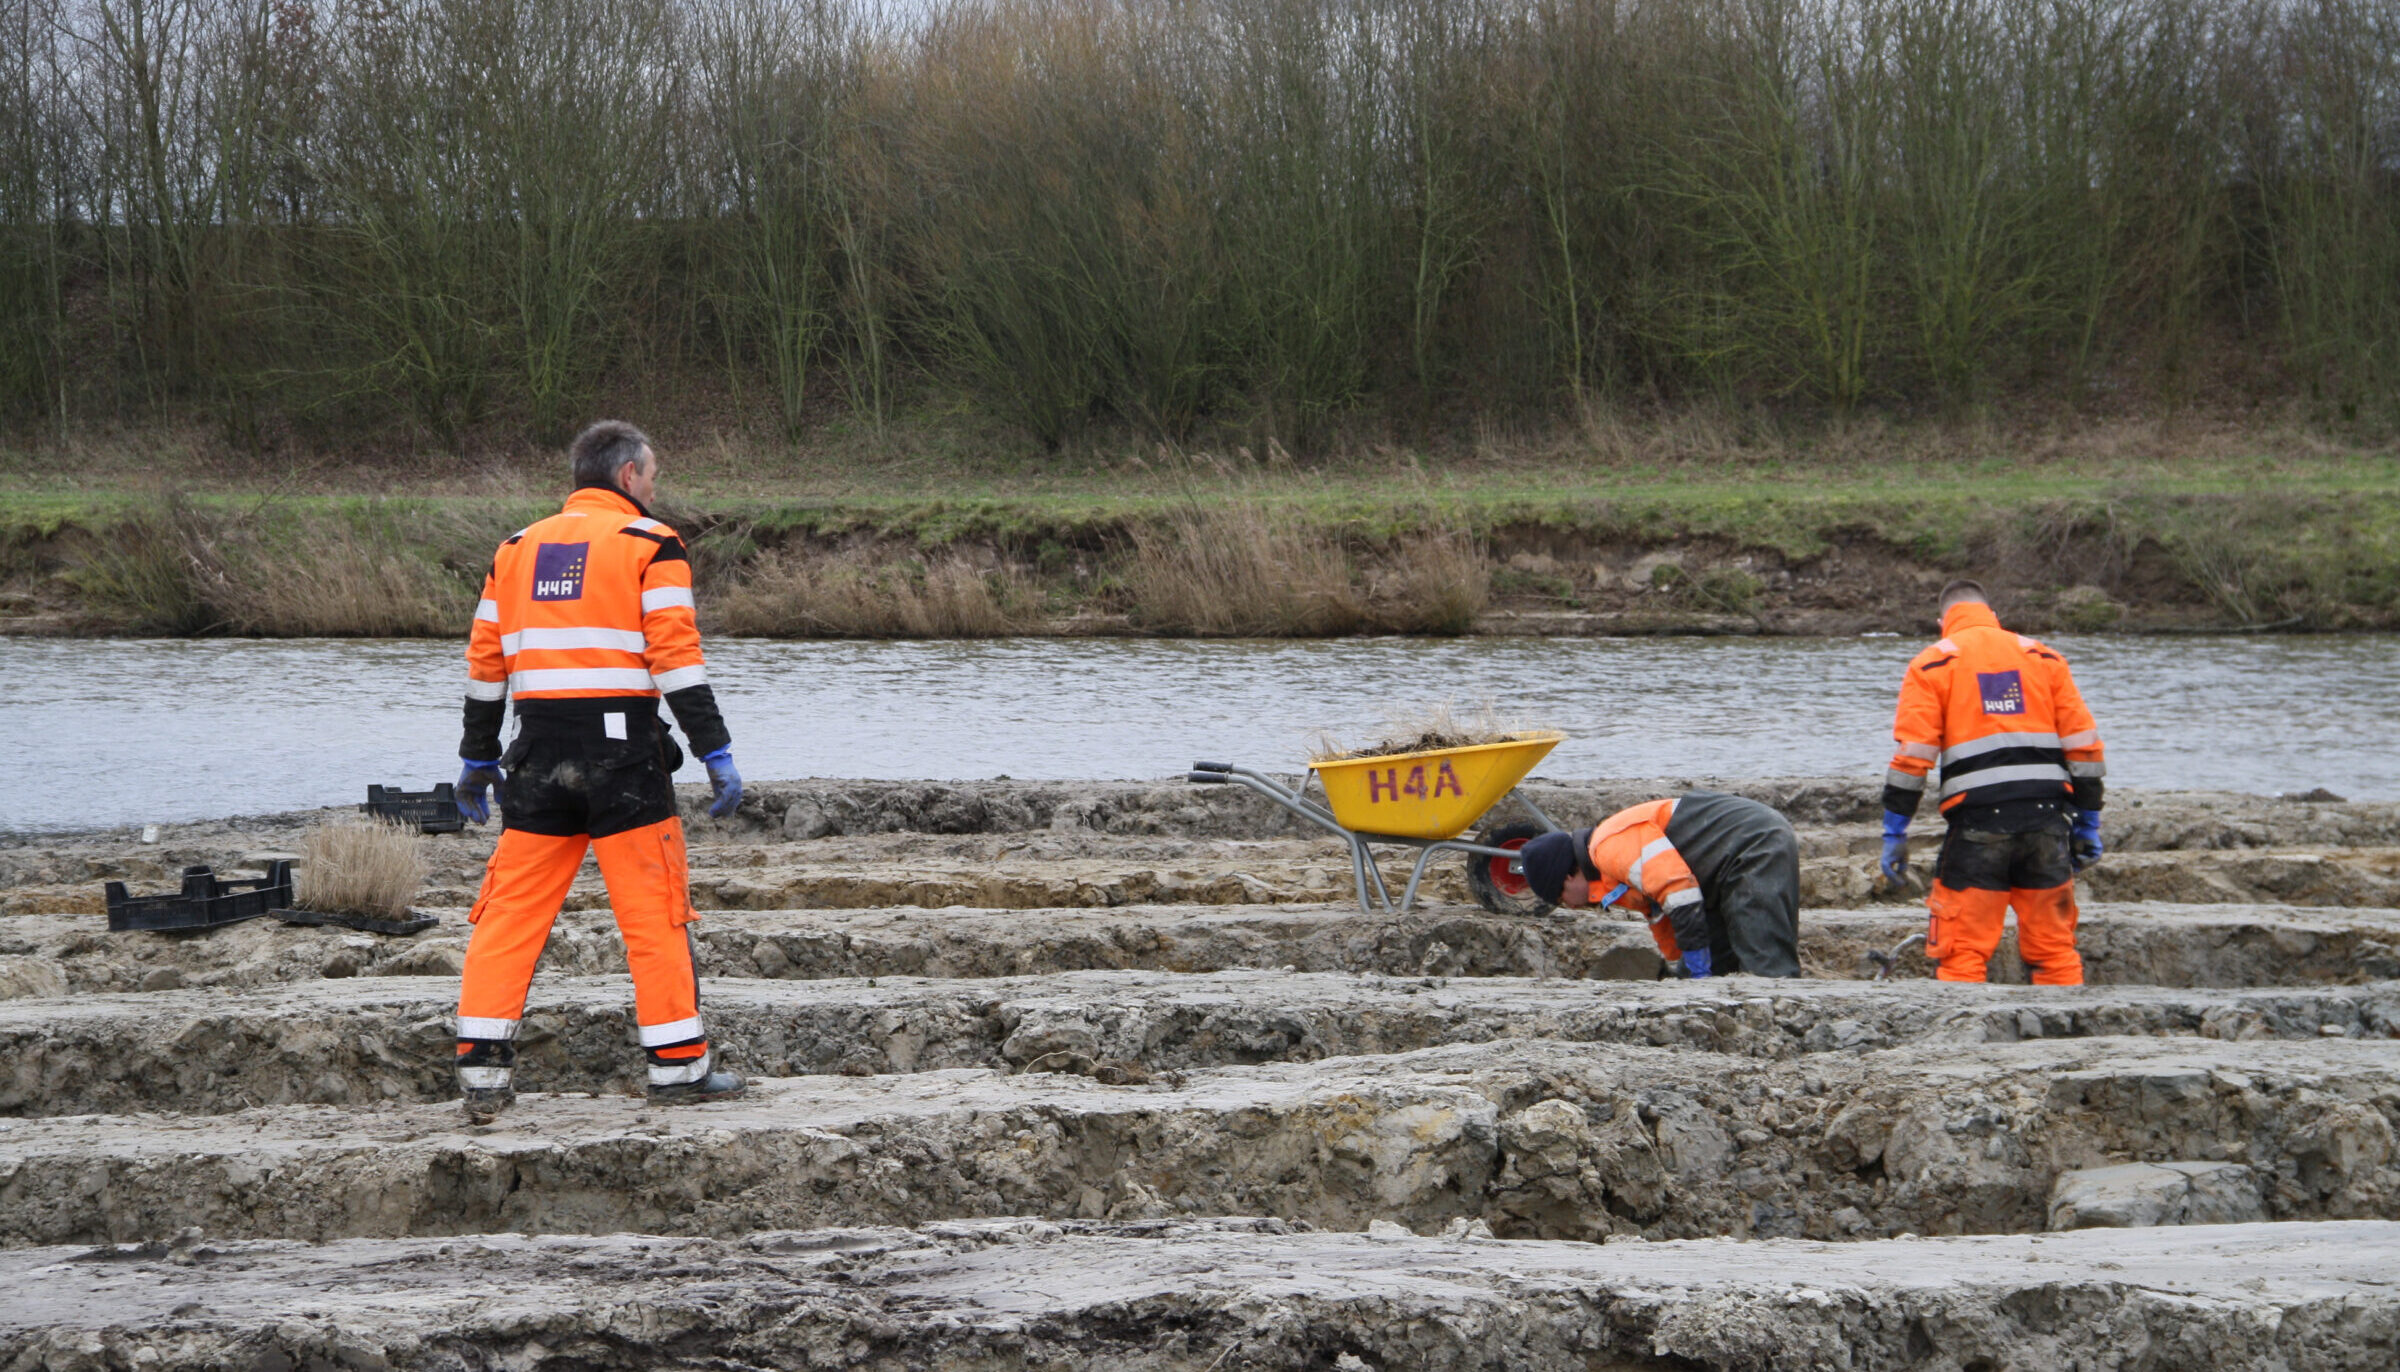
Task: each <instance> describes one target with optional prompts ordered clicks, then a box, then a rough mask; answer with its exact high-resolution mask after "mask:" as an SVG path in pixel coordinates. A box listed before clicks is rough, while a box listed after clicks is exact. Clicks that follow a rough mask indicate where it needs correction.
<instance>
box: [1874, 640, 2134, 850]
mask: <svg viewBox="0 0 2400 1372" xmlns="http://www.w3.org/2000/svg"><path fill="white" fill-rule="evenodd" d="M1892 738H1893V740H1894V741H1895V742H1896V743H1897V744H1898V745H1899V751H1898V752H1896V753H1894V754H1893V756H1892V764H1891V770H1890V771H1889V772H1887V773H1886V774H1885V777H1884V792H1883V796H1884V800H1883V804H1884V808H1885V809H1887V810H1892V811H1895V812H1897V813H1899V814H1903V815H1912V814H1915V813H1916V810H1917V805H1918V802H1919V801H1920V800H1921V799H1922V798H1923V795H1924V791H1925V784H1926V779H1927V777H1926V774H1927V773H1928V772H1929V771H1931V770H1932V769H1933V767H1934V766H1935V765H1936V764H1939V765H1940V767H1941V769H1942V771H1941V792H1940V799H1941V808H1942V810H1943V812H1944V813H1948V812H1949V811H1952V810H1955V809H1957V808H1959V807H1960V806H1980V805H1995V804H1999V803H2001V802H2003V801H2012V800H2045V799H2047V800H2066V799H2068V798H2069V797H2070V796H2071V797H2073V798H2074V800H2075V803H2076V804H2077V805H2079V806H2081V807H2082V808H2084V809H2086V810H2097V809H2099V808H2100V795H2101V781H2100V779H2101V778H2102V777H2103V776H2106V775H2107V773H2108V767H2107V764H2106V763H2105V762H2104V761H2103V760H2102V756H2101V746H2100V729H2099V726H2098V725H2096V724H2095V723H2093V722H2092V712H2091V710H2090V709H2089V708H2088V707H2086V706H2085V705H2084V703H2083V693H2082V692H2080V691H2078V690H2076V689H2075V674H2074V673H2073V672H2071V671H2069V670H2068V668H2067V660H2066V659H2065V658H2063V657H2061V656H2059V654H2058V653H2057V652H2056V651H2054V650H2052V649H2050V648H2046V647H2044V646H2042V645H2041V644H2040V643H2037V642H2035V641H2034V640H2032V639H2030V638H2026V637H2025V636H2023V635H2021V634H2012V633H2010V632H2009V631H2008V630H2006V629H2003V628H2001V627H2000V621H1999V619H1998V617H1996V616H1995V615H1993V613H1992V608H1991V607H1990V606H1989V605H1981V604H1975V603H1972V602H1970V603H1966V604H1960V605H1953V606H1951V607H1950V609H1949V612H1948V613H1946V614H1944V615H1943V616H1942V640H1941V642H1939V643H1936V644H1934V645H1933V646H1932V647H1930V648H1928V649H1926V650H1925V651H1924V652H1921V653H1919V654H1917V656H1916V659H1915V660H1914V661H1912V662H1910V663H1909V664H1908V675H1907V676H1906V677H1904V678H1903V679H1902V680H1901V683H1900V708H1899V712H1898V714H1897V715H1896V716H1895V717H1894V719H1893V721H1892Z"/></svg>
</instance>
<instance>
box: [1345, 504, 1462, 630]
mask: <svg viewBox="0 0 2400 1372" xmlns="http://www.w3.org/2000/svg"><path fill="white" fill-rule="evenodd" d="M1491 596H1492V564H1491V559H1490V558H1489V557H1486V556H1485V555H1484V551H1483V545H1482V544H1480V543H1478V542H1476V541H1475V538H1474V536H1473V535H1471V534H1468V533H1464V532H1462V531H1459V530H1456V529H1436V530H1432V531H1430V532H1426V533H1422V534H1414V535H1410V536H1407V537H1405V538H1403V539H1402V540H1401V541H1400V544H1399V546H1398V548H1397V549H1396V550H1395V551H1394V553H1393V554H1392V556H1391V558H1390V559H1389V560H1388V561H1387V562H1386V563H1385V564H1384V565H1383V567H1382V568H1380V569H1379V570H1378V572H1377V573H1376V575H1375V576H1374V578H1373V579H1372V580H1371V581H1370V583H1369V591H1368V596H1367V605H1368V612H1369V614H1370V616H1371V617H1372V618H1373V620H1374V622H1375V627H1377V628H1379V629H1384V630H1387V631H1389V632H1391V633H1402V634H1463V633H1468V632H1471V631H1472V630H1473V629H1474V628H1475V617H1476V616H1477V615H1480V614H1482V613H1483V609H1484V606H1485V605H1486V604H1488V603H1490V601H1491Z"/></svg>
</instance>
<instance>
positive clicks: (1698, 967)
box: [1683, 948, 1709, 978]
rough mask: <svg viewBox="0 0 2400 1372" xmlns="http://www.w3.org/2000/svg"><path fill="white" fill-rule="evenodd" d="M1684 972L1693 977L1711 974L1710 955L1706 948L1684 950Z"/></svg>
mask: <svg viewBox="0 0 2400 1372" xmlns="http://www.w3.org/2000/svg"><path fill="white" fill-rule="evenodd" d="M1683 974H1684V975H1685V976H1687V977H1693V978H1699V977H1705V976H1707V975H1708V974H1709V957H1708V950H1707V949H1706V948H1686V949H1684V950H1683Z"/></svg>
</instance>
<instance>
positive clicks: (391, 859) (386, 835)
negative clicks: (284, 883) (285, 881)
mask: <svg viewBox="0 0 2400 1372" xmlns="http://www.w3.org/2000/svg"><path fill="white" fill-rule="evenodd" d="M300 855H301V857H302V858H303V859H304V861H303V862H302V864H301V867H300V871H299V873H298V875H297V876H296V877H295V878H294V884H293V891H292V899H293V900H294V901H295V902H296V903H297V904H298V905H299V907H300V908H302V909H305V910H314V911H318V912H320V913H323V914H343V915H365V916H368V917H370V918H373V919H390V920H397V919H404V918H406V917H407V915H408V903H409V902H410V901H411V900H414V899H415V898H416V894H417V889H418V888H419V887H421V886H423V885H424V884H425V855H424V852H423V850H422V848H421V847H420V846H419V843H418V840H417V836H416V834H415V833H414V832H412V831H411V830H409V829H406V828H403V827H401V826H399V825H396V824H388V823H384V822H382V821H379V820H370V819H348V820H338V821H335V822H333V823H330V824H318V825H313V826H311V827H310V828H309V830H308V832H307V833H306V834H305V835H303V836H302V838H301V840H300Z"/></svg>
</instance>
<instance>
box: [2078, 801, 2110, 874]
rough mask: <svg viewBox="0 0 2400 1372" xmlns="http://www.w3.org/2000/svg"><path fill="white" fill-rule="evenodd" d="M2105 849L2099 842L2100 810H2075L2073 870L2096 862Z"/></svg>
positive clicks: (2080, 869) (2079, 869)
mask: <svg viewBox="0 0 2400 1372" xmlns="http://www.w3.org/2000/svg"><path fill="white" fill-rule="evenodd" d="M2107 851H2108V850H2107V849H2106V848H2104V847H2102V846H2101V843H2100V812H2099V811H2098V810H2077V811H2076V812H2075V847H2074V856H2073V861H2074V863H2075V870H2076V871H2078V872H2080V871H2082V870H2083V869H2084V868H2086V867H2089V866H2091V865H2092V864H2093V863H2095V862H2098V861H2099V860H2100V855H2101V854H2102V853H2104V852H2107Z"/></svg>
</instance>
